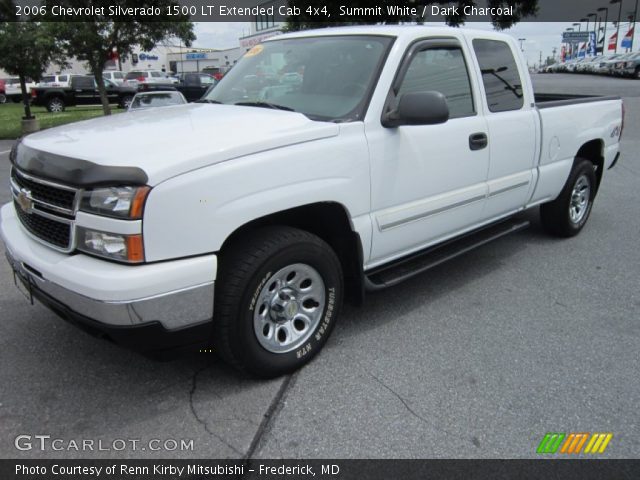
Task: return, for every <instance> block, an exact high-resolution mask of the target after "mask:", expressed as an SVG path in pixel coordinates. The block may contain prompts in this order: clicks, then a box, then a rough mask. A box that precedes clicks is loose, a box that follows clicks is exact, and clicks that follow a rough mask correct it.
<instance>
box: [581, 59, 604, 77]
mask: <svg viewBox="0 0 640 480" xmlns="http://www.w3.org/2000/svg"><path fill="white" fill-rule="evenodd" d="M603 59H604V55H598V56H596V57H590V58H588V59H587V60H585V61H584V62H582V63H581V64H580V67H579V69H578V70H579V71H580V72H581V73H595V69H596V67H597V66H598V65H599V64H600V62H601V61H602V60H603Z"/></svg>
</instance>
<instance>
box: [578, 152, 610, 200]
mask: <svg viewBox="0 0 640 480" xmlns="http://www.w3.org/2000/svg"><path fill="white" fill-rule="evenodd" d="M580 159H585V160H589V161H590V162H591V163H593V165H594V167H595V175H596V193H597V191H598V189H599V188H600V182H601V181H602V174H603V171H604V142H603V141H602V140H601V139H594V140H590V141H588V142H586V143H585V144H583V145H582V146H581V147H580V149H579V150H578V153H577V154H576V159H575V161H574V165H575V164H576V163H577V162H578V161H579V160H580Z"/></svg>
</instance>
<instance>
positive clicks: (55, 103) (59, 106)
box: [47, 97, 64, 113]
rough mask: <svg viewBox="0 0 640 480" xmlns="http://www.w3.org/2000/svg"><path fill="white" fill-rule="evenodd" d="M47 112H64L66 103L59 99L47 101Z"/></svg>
mask: <svg viewBox="0 0 640 480" xmlns="http://www.w3.org/2000/svg"><path fill="white" fill-rule="evenodd" d="M47 110H48V111H49V112H52V113H60V112H64V102H63V101H62V99H61V98H59V97H53V98H50V99H49V100H48V101H47Z"/></svg>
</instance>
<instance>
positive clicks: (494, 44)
mask: <svg viewBox="0 0 640 480" xmlns="http://www.w3.org/2000/svg"><path fill="white" fill-rule="evenodd" d="M473 49H474V51H475V53H476V57H477V59H478V63H479V64H480V70H482V83H483V84H484V90H485V95H486V98H487V105H488V106H489V110H490V111H491V112H507V111H511V110H520V109H521V108H522V107H523V105H524V99H523V93H522V78H521V77H520V72H518V66H517V64H516V60H515V58H514V56H513V52H512V51H511V48H510V47H509V44H507V43H505V42H501V41H499V40H483V39H475V40H474V41H473Z"/></svg>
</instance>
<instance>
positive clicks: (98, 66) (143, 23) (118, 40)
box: [52, 0, 195, 115]
mask: <svg viewBox="0 0 640 480" xmlns="http://www.w3.org/2000/svg"><path fill="white" fill-rule="evenodd" d="M101 4H104V6H105V11H106V10H107V9H108V8H109V7H115V8H117V6H120V7H122V8H123V9H124V8H130V7H131V6H132V5H135V7H136V8H147V9H148V8H150V7H157V9H158V11H160V12H166V11H167V8H168V7H169V6H171V5H178V2H177V1H174V0H158V1H153V0H136V1H134V2H132V1H131V0H109V1H107V2H99V1H94V2H93V5H98V6H99V5H101ZM52 5H53V3H52ZM55 5H61V6H64V7H74V8H81V7H86V6H87V2H86V0H55ZM173 18H175V20H174V21H171V22H166V21H162V20H164V18H163V17H162V16H161V15H160V16H148V15H132V16H127V17H123V20H124V21H114V20H113V18H111V17H109V16H107V15H94V16H83V17H82V21H81V22H69V23H57V24H56V37H57V38H58V39H59V40H60V41H61V42H62V46H63V48H64V50H65V52H66V54H67V56H68V57H75V58H76V59H78V60H80V61H85V62H86V63H87V65H88V67H89V70H90V71H91V73H92V74H93V77H94V79H95V81H96V84H97V85H98V91H99V92H100V99H101V101H102V108H103V110H104V114H105V115H109V114H111V109H110V107H109V100H108V99H107V94H106V89H105V85H104V81H103V79H102V74H103V71H104V64H105V62H106V61H107V60H109V59H110V58H111V56H112V54H113V52H117V53H118V56H119V58H120V59H121V60H125V59H127V58H128V57H129V56H131V54H132V53H133V49H134V47H136V46H139V47H141V48H142V49H143V50H151V49H153V48H154V47H155V46H156V45H157V44H158V42H160V41H162V40H164V39H166V38H169V37H177V38H179V39H181V40H182V42H184V44H185V45H186V46H190V45H191V42H192V41H193V40H195V35H194V33H193V24H192V23H191V21H190V20H189V19H188V17H186V16H175V17H173Z"/></svg>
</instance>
